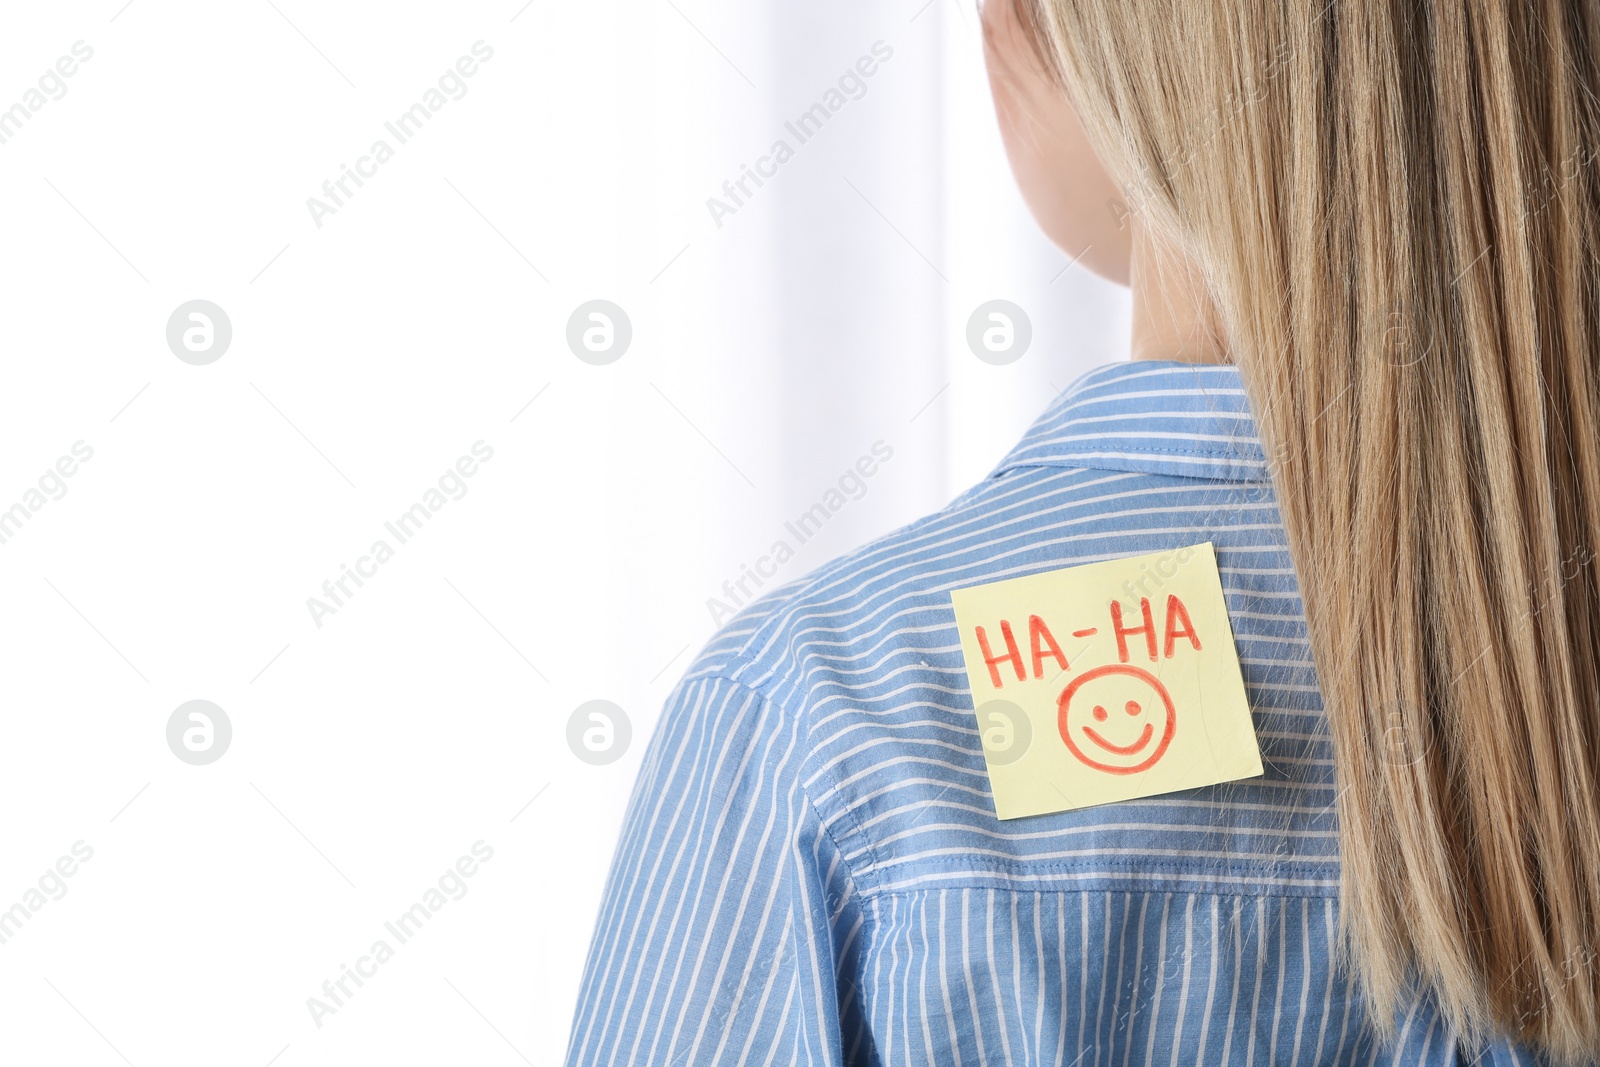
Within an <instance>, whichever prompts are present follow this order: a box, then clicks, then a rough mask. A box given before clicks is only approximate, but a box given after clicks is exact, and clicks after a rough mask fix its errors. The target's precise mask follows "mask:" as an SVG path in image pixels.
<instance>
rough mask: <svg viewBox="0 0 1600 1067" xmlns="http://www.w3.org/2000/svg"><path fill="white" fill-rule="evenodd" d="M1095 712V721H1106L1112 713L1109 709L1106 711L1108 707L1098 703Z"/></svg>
mask: <svg viewBox="0 0 1600 1067" xmlns="http://www.w3.org/2000/svg"><path fill="white" fill-rule="evenodd" d="M1093 714H1094V721H1095V722H1105V721H1106V716H1107V715H1108V714H1110V713H1109V712H1108V711H1106V709H1105V708H1104V707H1103V706H1102V705H1100V704H1096V705H1095V706H1094V712H1093Z"/></svg>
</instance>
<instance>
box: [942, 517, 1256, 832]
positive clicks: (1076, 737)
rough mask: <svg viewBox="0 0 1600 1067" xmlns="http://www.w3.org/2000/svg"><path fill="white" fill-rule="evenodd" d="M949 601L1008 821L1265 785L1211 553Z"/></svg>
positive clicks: (1199, 548) (1145, 560) (997, 800)
mask: <svg viewBox="0 0 1600 1067" xmlns="http://www.w3.org/2000/svg"><path fill="white" fill-rule="evenodd" d="M950 599H951V601H952V602H953V603H954V606H955V613H956V622H957V624H958V625H959V627H960V629H961V654H962V657H963V659H965V661H966V667H967V679H968V681H969V682H970V683H971V686H972V703H973V707H974V708H975V709H976V710H977V715H978V730H979V733H980V734H981V735H982V737H983V754H984V760H985V762H986V763H987V764H988V767H989V784H990V788H991V791H992V792H993V794H994V806H995V813H996V814H997V815H999V817H1000V818H1002V819H1016V818H1021V817H1022V816H1025V815H1042V814H1045V813H1047V812H1053V811H1070V810H1072V809H1074V808H1085V807H1089V806H1091V805H1094V804H1109V803H1111V802H1113V801H1118V800H1131V799H1133V798H1134V797H1148V796H1155V795H1157V794H1160V793H1170V792H1172V791H1174V790H1177V789H1192V788H1195V787H1197V786H1203V785H1214V784H1216V783H1218V782H1231V781H1235V780H1237V779H1240V778H1252V777H1255V776H1256V775H1259V774H1260V773H1261V750H1260V748H1259V747H1258V746H1257V744H1256V735H1255V728H1254V725H1253V724H1252V723H1251V721H1250V705H1249V703H1248V701H1247V700H1246V698H1245V691H1244V678H1243V677H1242V676H1241V674H1240V673H1239V656H1238V653H1237V652H1236V651H1235V649H1234V644H1233V627H1232V626H1231V625H1230V624H1229V622H1228V611H1227V604H1226V602H1225V601H1224V600H1223V597H1222V579H1221V577H1220V576H1219V575H1218V573H1217V556H1216V552H1215V550H1214V549H1213V548H1212V545H1211V543H1210V542H1209V541H1208V542H1205V543H1204V544H1199V545H1193V546H1190V547H1188V548H1180V549H1174V550H1172V551H1167V552H1152V553H1150V554H1148V555H1143V556H1130V557H1128V558H1127V559H1117V560H1108V561H1106V562H1104V563H1090V564H1085V565H1084V566H1081V567H1068V568H1065V569H1063V570H1058V571H1050V572H1047V573H1044V574H1034V575H1029V576H1028V577H1026V578H1011V579H1008V580H1006V581H1001V582H991V583H989V584H988V585H975V586H971V587H969V588H966V589H957V590H954V591H953V592H952V593H951V594H950Z"/></svg>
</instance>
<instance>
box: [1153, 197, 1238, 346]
mask: <svg viewBox="0 0 1600 1067" xmlns="http://www.w3.org/2000/svg"><path fill="white" fill-rule="evenodd" d="M1129 285H1130V286H1131V287H1132V289H1133V338H1132V353H1131V355H1132V358H1133V359H1166V360H1176V361H1178V362H1182V363H1228V362H1231V360H1230V359H1229V356H1228V350H1227V345H1226V343H1225V342H1224V340H1223V338H1222V334H1221V331H1220V330H1219V329H1218V327H1217V316H1216V307H1215V305H1214V304H1213V303H1212V301H1211V295H1210V292H1209V291H1208V289H1207V287H1206V284H1205V279H1204V277H1203V276H1202V275H1201V273H1200V271H1199V269H1198V268H1197V267H1196V266H1195V265H1194V263H1193V262H1192V261H1191V260H1190V259H1189V258H1188V257H1187V256H1186V255H1184V253H1183V252H1182V251H1181V250H1180V249H1178V248H1177V247H1175V246H1174V245H1172V244H1170V243H1168V242H1165V241H1163V240H1161V239H1159V238H1157V237H1155V236H1154V235H1153V234H1151V233H1150V232H1149V230H1148V229H1147V228H1146V227H1144V226H1142V225H1140V224H1139V223H1138V222H1137V221H1135V222H1134V235H1133V255H1132V259H1131V263H1130V268H1129Z"/></svg>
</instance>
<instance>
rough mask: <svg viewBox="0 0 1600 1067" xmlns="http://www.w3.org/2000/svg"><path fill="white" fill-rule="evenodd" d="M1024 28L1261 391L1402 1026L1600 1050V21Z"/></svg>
mask: <svg viewBox="0 0 1600 1067" xmlns="http://www.w3.org/2000/svg"><path fill="white" fill-rule="evenodd" d="M1021 13H1022V16H1023V19H1024V22H1025V24H1026V25H1028V27H1029V29H1030V31H1031V33H1032V35H1033V37H1034V42H1035V45H1036V46H1037V47H1038V50H1039V53H1040V55H1041V56H1042V57H1043V59H1044V60H1045V61H1046V62H1047V63H1048V64H1049V66H1050V67H1051V70H1052V71H1053V73H1054V74H1055V76H1056V77H1057V79H1058V80H1059V82H1060V83H1061V85H1062V86H1063V88H1064V90H1065V91H1066V92H1068V93H1069V94H1070V96H1071V97H1072V98H1073V100H1074V101H1075V103H1076V104H1077V107H1078V110H1079V113H1080V116H1081V117H1082V119H1083V122H1084V125H1085V127H1086V128H1087V130H1088V131H1089V135H1090V138H1091V140H1092V142H1093V143H1094V144H1095V145H1096V147H1097V149H1098V150H1099V152H1100V154H1101V157H1102V159H1103V160H1104V161H1105V163H1106V165H1107V166H1108V168H1109V169H1110V170H1111V172H1112V173H1113V174H1114V175H1115V176H1116V177H1117V178H1118V179H1119V180H1120V181H1122V183H1123V184H1124V187H1125V188H1126V189H1127V190H1128V191H1129V195H1130V200H1131V201H1132V208H1133V210H1134V211H1135V212H1137V213H1138V216H1139V218H1140V219H1141V221H1142V222H1143V223H1144V224H1147V225H1150V226H1152V227H1154V228H1156V230H1157V231H1158V232H1162V233H1166V234H1170V235H1171V237H1172V238H1173V239H1174V240H1176V241H1178V242H1180V243H1181V245H1182V247H1183V248H1184V249H1185V250H1186V251H1187V252H1188V253H1189V254H1190V255H1191V256H1192V257H1193V259H1194V261H1195V262H1196V263H1197V264H1199V265H1200V266H1201V268H1202V269H1203V271H1204V272H1205V275H1206V278H1207V280H1208V283H1209V287H1210V290H1211V293H1212V297H1213V299H1214V301H1215V303H1216V306H1217V309H1218V314H1219V317H1220V319H1221V325H1222V328H1223V330H1224V333H1225V336H1226V343H1227V345H1228V347H1229V350H1230V352H1231V354H1232V358H1233V359H1234V361H1235V362H1236V363H1237V364H1238V366H1239V369H1240V373H1241V375H1242V377H1243V380H1244V382H1245V385H1246V388H1247V389H1248V391H1249V395H1250V398H1251V404H1252V407H1253V409H1254V412H1255V415H1256V419H1257V422H1258V427H1259V431H1260V434H1261V437H1262V440H1263V444H1264V447H1265V448H1266V449H1267V453H1268V456H1269V461H1270V463H1271V468H1272V472H1273V478H1272V480H1273V485H1274V488H1275V490H1276V494H1277V497H1278V501H1279V506H1280V508H1281V510H1282V515H1283V521H1284V525H1285V527H1286V529H1287V532H1288V539H1289V547H1290V551H1291V553H1292V555H1293V558H1294V562H1295V565H1296V569H1297V571H1298V573H1299V576H1300V582H1301V587H1302V596H1303V599H1304V603H1305V609H1306V616H1307V623H1308V629H1309V635H1310V641H1311V647H1312V650H1313V653H1314V656H1315V660H1316V666H1317V669H1318V675H1319V678H1320V681H1321V686H1322V693H1323V699H1324V703H1325V706H1326V709H1327V716H1328V722H1329V728H1330V730H1331V733H1332V738H1333V745H1334V752H1335V755H1336V763H1337V776H1338V789H1339V792H1338V802H1337V803H1338V814H1339V822H1340V828H1341V833H1340V840H1341V852H1342V872H1343V873H1342V883H1341V889H1340V895H1341V908H1340V911H1341V916H1342V919H1341V928H1342V933H1343V937H1342V941H1343V943H1344V946H1345V949H1346V953H1347V958H1346V959H1345V960H1344V963H1345V964H1346V965H1348V966H1351V967H1353V969H1354V973H1355V974H1356V976H1357V977H1358V978H1359V980H1360V982H1361V984H1362V986H1363V987H1364V992H1365V994H1366V996H1367V998H1368V1004H1369V1009H1370V1015H1371V1022H1372V1024H1373V1026H1374V1027H1375V1028H1376V1029H1377V1030H1378V1031H1379V1032H1380V1033H1383V1034H1392V1032H1393V1027H1394V1019H1395V1016H1394V1010H1395V1008H1396V1007H1397V1005H1399V1004H1401V1003H1402V1002H1403V1001H1404V1000H1405V998H1407V997H1408V996H1411V995H1413V994H1414V993H1416V992H1431V993H1432V995H1433V996H1434V997H1435V999H1436V1001H1437V1003H1438V1005H1439V1007H1440V1009H1441V1010H1442V1011H1443V1013H1444V1014H1445V1015H1446V1017H1447V1018H1448V1019H1449V1020H1450V1022H1451V1023H1452V1024H1454V1026H1455V1027H1456V1028H1457V1030H1458V1031H1459V1032H1460V1033H1461V1034H1462V1036H1463V1038H1464V1039H1465V1040H1467V1041H1468V1042H1471V1043H1476V1042H1477V1041H1479V1040H1482V1039H1485V1038H1488V1037H1490V1036H1493V1035H1498V1034H1505V1035H1507V1036H1511V1037H1514V1038H1515V1039H1517V1040H1520V1041H1522V1042H1524V1043H1527V1044H1529V1045H1531V1046H1533V1047H1535V1048H1537V1049H1540V1050H1542V1051H1544V1052H1546V1053H1547V1054H1548V1055H1550V1056H1551V1057H1552V1058H1554V1059H1556V1060H1557V1061H1569V1062H1575V1061H1578V1060H1583V1059H1587V1058H1588V1057H1594V1056H1597V1055H1600V965H1597V960H1600V715H1597V702H1600V588H1597V570H1596V564H1595V557H1594V553H1595V550H1596V548H1597V547H1600V394H1597V384H1600V382H1597V371H1600V368H1597V348H1596V345H1597V342H1600V336H1597V334H1600V330H1597V327H1600V286H1597V282H1600V183H1597V179H1596V175H1595V169H1594V167H1593V166H1592V163H1593V161H1594V159H1595V156H1596V154H1597V153H1600V102H1597V99H1596V92H1597V90H1600V77H1597V72H1596V57H1597V55H1600V9H1597V8H1596V7H1595V6H1594V5H1592V4H1574V3H1558V2H1556V0H1545V2H1543V3H1525V4H1512V3H1509V2H1506V0H1499V2H1482V3H1470V4H1469V3H1461V2H1455V0H1437V2H1431V3H1402V2H1398V0H1388V2H1378V0H1332V2H1329V0H1309V2H1295V0H1198V2H1197V0H1023V2H1022V4H1021Z"/></svg>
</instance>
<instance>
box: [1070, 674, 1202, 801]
mask: <svg viewBox="0 0 1600 1067" xmlns="http://www.w3.org/2000/svg"><path fill="white" fill-rule="evenodd" d="M1056 707H1057V709H1058V711H1057V721H1058V724H1059V725H1060V728H1061V740H1063V741H1065V742H1066V743H1067V748H1068V749H1069V750H1070V751H1071V752H1072V754H1073V755H1074V756H1076V757H1078V760H1079V761H1080V762H1082V763H1084V764H1086V765H1087V766H1090V767H1093V768H1094V769H1095V770H1097V771H1105V772H1106V773H1107V774H1137V773H1139V772H1140V771H1143V770H1147V769H1149V768H1150V767H1152V766H1154V765H1155V762H1156V761H1157V760H1159V759H1160V758H1161V757H1162V755H1164V754H1165V753H1166V751H1167V745H1168V744H1170V743H1171V742H1172V734H1173V732H1174V731H1175V730H1176V729H1177V728H1178V710H1177V708H1175V707H1173V705H1172V695H1171V694H1170V693H1168V692H1167V687H1166V686H1164V685H1162V684H1161V679H1159V678H1157V677H1156V676H1155V675H1153V674H1151V673H1150V672H1149V671H1147V670H1143V669H1141V668H1139V667H1133V666H1130V665H1128V664H1126V663H1111V664H1107V665H1106V666H1104V667H1096V668H1094V669H1093V670H1091V671H1085V672H1084V673H1083V674H1080V675H1079V676H1078V677H1076V678H1074V679H1073V680H1072V683H1071V684H1070V685H1068V686H1067V687H1066V689H1064V690H1062V691H1061V699H1060V700H1058V701H1057V702H1056Z"/></svg>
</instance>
